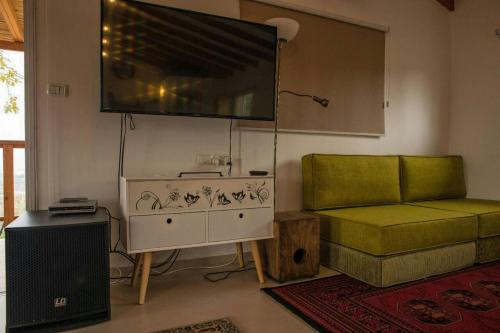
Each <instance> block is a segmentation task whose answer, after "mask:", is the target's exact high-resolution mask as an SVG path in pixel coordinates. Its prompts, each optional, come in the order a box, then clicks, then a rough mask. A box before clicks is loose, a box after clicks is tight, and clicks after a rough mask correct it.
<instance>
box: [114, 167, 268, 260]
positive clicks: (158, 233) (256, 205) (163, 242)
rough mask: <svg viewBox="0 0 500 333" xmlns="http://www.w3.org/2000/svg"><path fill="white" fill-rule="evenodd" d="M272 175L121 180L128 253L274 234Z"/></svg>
mask: <svg viewBox="0 0 500 333" xmlns="http://www.w3.org/2000/svg"><path fill="white" fill-rule="evenodd" d="M273 189H274V188H273V177H270V176H269V177H220V178H165V179H144V178H141V179H138V178H124V177H122V178H121V180H120V205H121V210H122V215H123V217H124V219H122V222H121V223H122V225H121V239H122V241H123V243H124V246H125V248H126V250H127V252H129V253H141V252H148V251H159V250H167V249H174V248H175V249H178V248H185V247H196V246H206V245H212V244H221V243H236V242H242V241H251V240H258V239H265V238H272V237H273V229H272V224H273V218H274V206H273V205H274V193H273Z"/></svg>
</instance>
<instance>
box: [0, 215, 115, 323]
mask: <svg viewBox="0 0 500 333" xmlns="http://www.w3.org/2000/svg"><path fill="white" fill-rule="evenodd" d="M108 227H109V224H108V216H107V214H106V212H105V211H104V209H99V210H98V211H97V212H96V214H92V215H89V214H78V215H77V214H75V215H63V216H51V215H49V214H48V212H47V211H36V212H27V213H25V214H24V215H22V216H21V217H19V218H17V219H16V220H15V221H14V222H12V223H11V224H10V225H8V226H7V227H6V229H5V233H6V239H5V251H6V255H5V259H6V276H7V283H6V285H7V292H6V296H7V299H6V303H7V320H6V331H7V332H55V331H61V330H67V329H71V328H76V327H81V326H86V325H90V324H94V323H97V322H101V321H105V320H108V319H109V318H110V298H109V238H108V230H109V229H108Z"/></svg>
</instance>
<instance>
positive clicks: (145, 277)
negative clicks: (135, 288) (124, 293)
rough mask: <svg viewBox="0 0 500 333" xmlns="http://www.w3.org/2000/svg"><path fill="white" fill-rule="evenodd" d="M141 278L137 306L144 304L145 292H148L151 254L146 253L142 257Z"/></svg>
mask: <svg viewBox="0 0 500 333" xmlns="http://www.w3.org/2000/svg"><path fill="white" fill-rule="evenodd" d="M142 257H143V259H142V276H141V289H140V290H139V304H141V305H142V304H144V301H145V300H146V292H147V290H148V281H149V272H150V271H151V259H152V257H153V253H151V252H146V253H144V254H143V255H142Z"/></svg>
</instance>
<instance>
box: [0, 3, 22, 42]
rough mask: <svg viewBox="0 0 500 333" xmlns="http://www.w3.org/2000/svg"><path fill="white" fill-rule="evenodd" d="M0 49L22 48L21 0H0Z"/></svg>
mask: <svg viewBox="0 0 500 333" xmlns="http://www.w3.org/2000/svg"><path fill="white" fill-rule="evenodd" d="M0 49H7V50H15V51H22V50H24V10H23V0H0Z"/></svg>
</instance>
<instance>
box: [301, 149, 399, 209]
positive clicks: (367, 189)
mask: <svg viewBox="0 0 500 333" xmlns="http://www.w3.org/2000/svg"><path fill="white" fill-rule="evenodd" d="M302 176H303V182H304V183H303V185H304V208H305V209H310V210H318V209H329V208H340V207H355V206H367V205H379V204H397V203H399V202H401V196H400V183H399V157H397V156H351V155H322V154H311V155H306V156H304V157H303V158H302Z"/></svg>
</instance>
